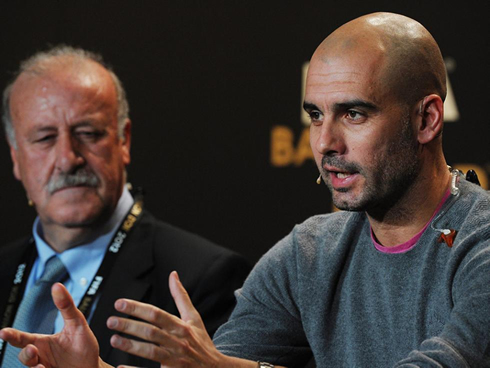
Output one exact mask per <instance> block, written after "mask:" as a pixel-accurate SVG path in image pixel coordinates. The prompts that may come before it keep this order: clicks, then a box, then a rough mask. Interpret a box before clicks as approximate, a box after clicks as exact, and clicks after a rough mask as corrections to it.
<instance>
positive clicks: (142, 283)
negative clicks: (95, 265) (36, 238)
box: [0, 211, 250, 368]
mask: <svg viewBox="0 0 490 368" xmlns="http://www.w3.org/2000/svg"><path fill="white" fill-rule="evenodd" d="M28 246H29V244H28V240H27V238H26V239H23V240H19V241H17V242H14V243H12V244H9V245H7V246H2V247H0V280H1V282H0V318H1V317H2V316H3V313H4V309H5V303H6V300H7V297H8V293H9V291H10V288H11V285H12V280H13V277H14V273H15V269H16V267H17V265H18V264H19V262H20V258H21V256H22V254H23V252H24V251H25V250H26V248H27V247H28ZM173 270H176V271H177V272H178V273H179V277H180V280H181V281H182V283H183V285H184V286H185V287H186V289H187V292H188V293H189V295H190V297H191V299H192V302H193V303H194V306H195V307H196V308H197V310H198V311H199V312H200V313H201V316H202V318H203V320H204V323H205V325H206V328H207V330H208V332H209V333H210V334H211V336H212V334H213V333H214V332H215V331H216V329H217V328H218V327H219V326H220V325H221V324H222V323H223V322H225V321H226V320H227V318H228V316H229V314H230V313H231V310H232V309H233V308H234V305H235V298H234V295H233V292H234V290H235V289H237V288H239V287H240V286H241V285H242V283H243V281H244V279H245V277H246V276H247V274H248V272H249V271H250V266H249V264H248V262H247V261H245V259H244V258H243V257H241V256H239V255H238V254H236V253H233V252H231V251H229V250H227V249H225V248H221V247H219V246H217V245H215V244H213V243H211V242H209V241H207V240H205V239H203V238H201V237H198V236H196V235H194V234H191V233H188V232H185V231H183V230H181V229H178V228H176V227H173V226H171V225H169V224H166V223H164V222H161V221H158V220H156V219H155V218H154V217H153V216H151V215H150V214H149V213H148V212H146V211H144V212H143V214H142V216H141V218H140V220H139V222H138V223H137V224H136V225H135V227H134V228H133V230H132V231H131V233H130V234H129V236H128V237H127V239H126V242H125V244H124V246H123V248H122V250H121V252H120V254H119V256H118V258H117V260H116V263H115V264H114V266H113V268H112V270H111V274H110V275H109V277H108V278H107V279H106V280H105V285H104V286H103V290H102V294H101V297H100V299H99V301H98V304H97V308H96V310H95V312H94V315H93V316H92V320H91V322H90V326H91V328H92V330H93V331H94V333H95V335H96V337H97V340H98V341H99V345H100V356H101V357H102V359H103V360H104V361H106V362H108V363H110V364H112V365H117V364H127V365H133V366H138V367H155V368H156V367H160V365H159V364H157V363H154V362H150V361H147V360H144V359H141V358H139V357H135V356H131V355H129V354H126V353H124V352H121V351H119V350H117V349H113V348H112V347H111V346H110V342H109V339H110V337H111V336H112V334H113V333H114V332H113V331H111V330H109V329H108V328H107V327H106V321H107V318H108V317H109V316H111V315H118V313H116V312H115V310H114V307H113V306H114V302H115V301H116V300H117V299H119V298H123V297H124V298H129V299H134V300H139V301H143V302H146V303H150V304H153V305H156V306H158V307H159V308H162V309H164V310H166V311H167V312H169V313H172V314H175V315H178V311H177V308H176V306H175V304H174V302H173V299H172V297H171V295H170V290H169V287H168V276H169V274H170V272H171V271H173Z"/></svg>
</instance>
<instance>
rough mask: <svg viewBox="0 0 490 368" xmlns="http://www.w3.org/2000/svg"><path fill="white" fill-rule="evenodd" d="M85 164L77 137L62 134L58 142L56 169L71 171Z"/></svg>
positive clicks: (65, 171) (64, 171)
mask: <svg viewBox="0 0 490 368" xmlns="http://www.w3.org/2000/svg"><path fill="white" fill-rule="evenodd" d="M84 164H85V159H84V158H83V156H82V155H81V153H80V150H79V148H78V144H77V142H76V140H75V139H73V138H72V137H70V136H67V135H60V136H59V137H58V139H57V142H56V169H57V170H59V171H61V172H63V173H70V172H73V171H75V170H76V169H77V168H79V167H81V166H83V165H84Z"/></svg>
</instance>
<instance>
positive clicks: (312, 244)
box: [254, 211, 369, 274]
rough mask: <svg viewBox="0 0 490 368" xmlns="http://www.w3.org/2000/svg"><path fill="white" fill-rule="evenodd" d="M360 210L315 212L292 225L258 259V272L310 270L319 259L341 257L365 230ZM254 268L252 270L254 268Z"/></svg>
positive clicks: (293, 272)
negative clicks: (286, 232) (315, 213)
mask: <svg viewBox="0 0 490 368" xmlns="http://www.w3.org/2000/svg"><path fill="white" fill-rule="evenodd" d="M367 224H368V221H367V219H366V216H365V214H364V213H362V212H347V211H339V212H334V213H330V214H324V215H316V216H313V217H310V218H308V219H307V220H306V221H304V222H303V223H301V224H298V225H296V226H295V227H294V228H293V229H292V231H291V232H290V233H289V234H288V235H287V236H286V237H284V238H283V239H281V240H280V241H279V242H277V243H276V244H275V245H274V246H273V247H272V248H271V249H270V250H269V251H268V252H267V253H266V254H265V255H264V256H263V257H262V258H261V259H260V260H259V262H258V264H257V265H256V270H260V272H265V273H268V272H280V271H279V270H282V272H284V273H290V274H295V273H296V272H301V273H304V272H310V271H312V272H313V269H316V267H317V266H316V264H317V263H321V262H323V261H322V260H325V259H329V260H330V261H332V262H333V260H337V259H341V258H342V257H341V256H342V255H343V254H345V253H346V252H348V251H349V248H350V247H351V246H352V244H353V243H354V242H355V240H354V238H356V237H358V234H359V232H360V231H363V230H366V229H369V227H368V226H367V227H365V225H367ZM254 271H255V270H254Z"/></svg>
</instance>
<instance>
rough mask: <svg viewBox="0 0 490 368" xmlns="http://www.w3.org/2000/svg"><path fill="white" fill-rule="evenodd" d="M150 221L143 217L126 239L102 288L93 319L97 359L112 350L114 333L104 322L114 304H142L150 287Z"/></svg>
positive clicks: (112, 313) (151, 260)
mask: <svg viewBox="0 0 490 368" xmlns="http://www.w3.org/2000/svg"><path fill="white" fill-rule="evenodd" d="M149 220H151V219H149V217H148V216H145V214H143V215H142V217H141V219H140V220H139V221H138V222H137V223H136V224H135V226H134V228H133V230H132V232H131V233H130V235H129V236H128V237H127V239H126V243H125V244H124V246H123V249H122V250H121V253H120V255H119V256H118V259H117V260H116V263H115V264H114V267H113V269H112V270H111V274H110V275H109V277H108V279H107V281H106V284H105V285H104V286H103V290H102V294H101V297H100V299H99V301H98V303H97V307H96V309H95V312H94V314H93V316H92V319H91V322H90V327H91V328H92V330H93V332H94V334H95V336H96V337H97V340H98V341H99V345H100V356H101V358H102V359H104V358H106V357H107V355H108V354H109V353H110V351H111V349H112V347H111V346H110V341H109V340H110V337H111V336H112V335H113V334H114V331H112V330H109V329H108V328H107V327H106V322H107V318H109V317H110V316H112V315H121V314H119V313H116V311H115V309H114V302H115V301H116V300H117V299H119V298H127V299H134V300H139V301H141V300H143V299H144V296H145V294H147V293H148V291H149V289H150V287H151V278H150V275H149V271H151V270H152V269H153V267H154V262H153V251H152V243H153V242H152V239H153V234H152V231H151V227H150V226H148V225H149Z"/></svg>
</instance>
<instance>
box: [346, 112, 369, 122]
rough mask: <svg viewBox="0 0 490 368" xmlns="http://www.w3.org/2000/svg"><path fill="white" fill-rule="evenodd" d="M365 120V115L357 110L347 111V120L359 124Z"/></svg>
mask: <svg viewBox="0 0 490 368" xmlns="http://www.w3.org/2000/svg"><path fill="white" fill-rule="evenodd" d="M365 118H366V115H365V114H363V113H362V112H360V111H357V110H347V119H349V120H351V121H352V122H355V123H359V122H361V121H363V120H364V119H365Z"/></svg>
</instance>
